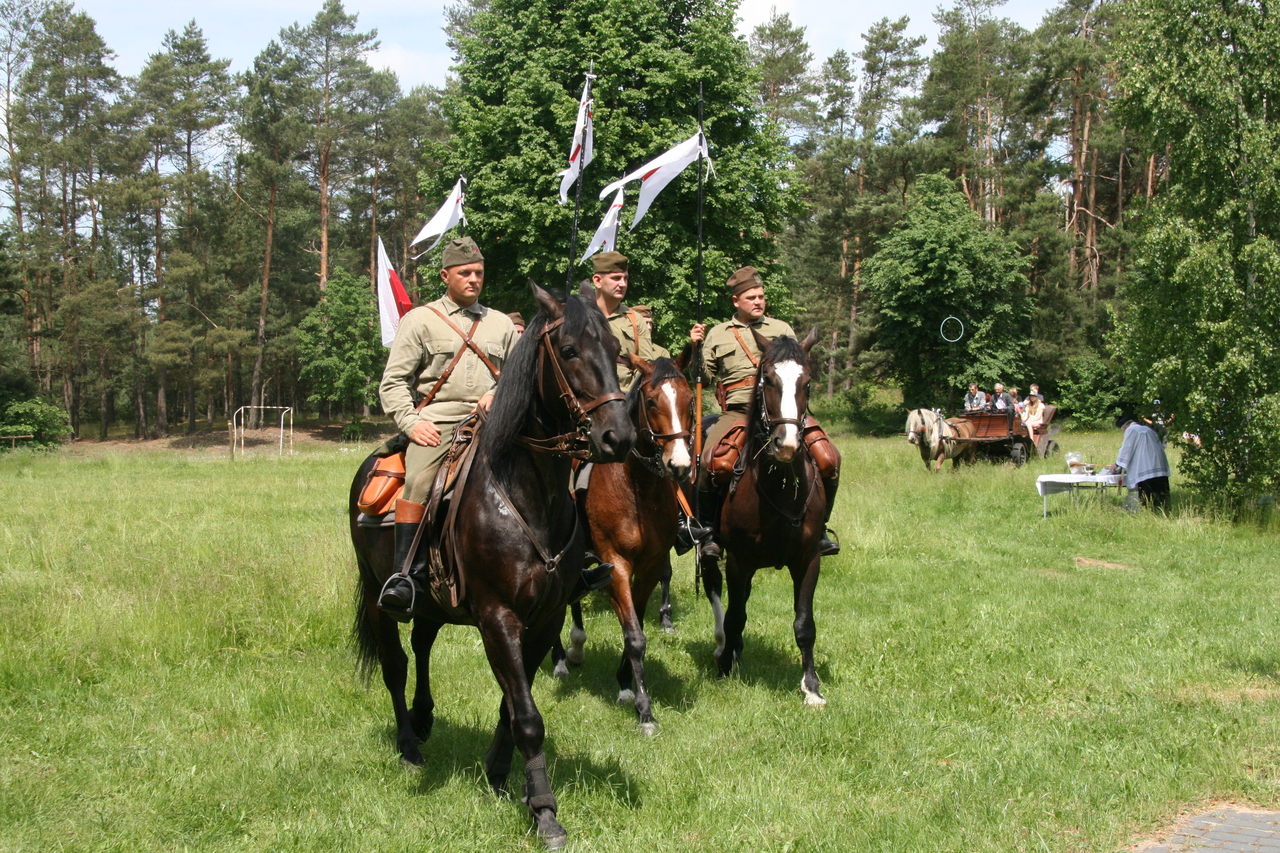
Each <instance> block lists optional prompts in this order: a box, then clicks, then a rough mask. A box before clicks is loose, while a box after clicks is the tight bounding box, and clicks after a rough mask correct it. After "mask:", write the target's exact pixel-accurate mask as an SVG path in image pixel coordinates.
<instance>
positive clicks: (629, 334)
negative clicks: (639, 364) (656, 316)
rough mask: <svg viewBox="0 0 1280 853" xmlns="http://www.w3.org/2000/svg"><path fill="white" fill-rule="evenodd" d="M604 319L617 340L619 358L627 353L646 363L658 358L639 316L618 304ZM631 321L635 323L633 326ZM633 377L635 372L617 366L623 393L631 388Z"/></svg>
mask: <svg viewBox="0 0 1280 853" xmlns="http://www.w3.org/2000/svg"><path fill="white" fill-rule="evenodd" d="M606 319H607V321H608V323H609V331H611V332H613V336H614V337H615V338H617V339H618V343H619V344H620V345H621V347H622V348H621V350H619V352H618V357H619V358H626V357H627V354H628V353H635V354H636V355H638V356H640V357H641V358H643V359H645V360H647V361H653V360H654V359H655V358H657V357H658V356H657V354H656V353H655V352H654V346H653V339H652V338H651V337H650V336H649V324H648V323H646V322H645V319H644V318H643V317H641V316H640V315H639V314H637V313H636V312H634V311H632V310H631V309H630V308H628V307H627V306H625V305H623V304H621V303H619V304H618V307H617V308H616V309H614V312H613V313H612V314H610V315H609V316H608V317H607V318H606ZM632 321H634V322H635V325H634V326H633V325H632ZM637 329H638V330H639V331H640V341H639V343H638V344H637V343H636V330H637ZM635 376H636V372H635V371H634V370H632V369H631V368H630V367H629V366H624V365H621V364H619V365H618V386H619V387H621V388H622V390H623V391H626V390H627V389H628V388H630V387H631V381H632V380H633V379H635Z"/></svg>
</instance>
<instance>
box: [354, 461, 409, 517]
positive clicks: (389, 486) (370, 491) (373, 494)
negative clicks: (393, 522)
mask: <svg viewBox="0 0 1280 853" xmlns="http://www.w3.org/2000/svg"><path fill="white" fill-rule="evenodd" d="M403 491H404V453H403V451H402V452H400V453H393V454H391V455H390V456H382V457H379V459H378V461H377V462H375V463H374V464H373V468H371V469H370V470H369V476H368V477H367V478H366V479H365V481H364V488H363V489H361V490H360V498H359V499H358V500H357V501H356V508H357V509H359V510H360V511H361V512H363V513H364V514H365V515H384V514H386V513H388V512H390V511H391V510H392V508H394V507H395V505H396V499H397V498H399V497H400V494H401V493H402V492H403Z"/></svg>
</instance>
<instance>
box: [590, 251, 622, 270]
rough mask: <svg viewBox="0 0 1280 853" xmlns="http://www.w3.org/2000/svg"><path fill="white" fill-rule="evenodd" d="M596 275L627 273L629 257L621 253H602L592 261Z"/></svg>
mask: <svg viewBox="0 0 1280 853" xmlns="http://www.w3.org/2000/svg"><path fill="white" fill-rule="evenodd" d="M591 266H592V267H593V269H594V271H595V274H596V275H608V274H609V273H611V272H626V271H627V256H626V255H624V254H622V253H621V252H601V253H600V254H598V255H596V256H595V257H593V258H592V259H591Z"/></svg>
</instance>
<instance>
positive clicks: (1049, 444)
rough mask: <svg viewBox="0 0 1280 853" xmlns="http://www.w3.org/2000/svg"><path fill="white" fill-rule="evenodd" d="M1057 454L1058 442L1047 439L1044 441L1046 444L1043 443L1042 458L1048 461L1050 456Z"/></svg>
mask: <svg viewBox="0 0 1280 853" xmlns="http://www.w3.org/2000/svg"><path fill="white" fill-rule="evenodd" d="M1057 452H1058V442H1056V441H1054V440H1053V439H1049V440H1048V441H1046V442H1045V443H1044V458H1045V459H1048V458H1049V457H1050V456H1052V455H1053V454H1055V453H1057Z"/></svg>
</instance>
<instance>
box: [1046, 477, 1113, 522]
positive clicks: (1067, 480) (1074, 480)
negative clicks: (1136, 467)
mask: <svg viewBox="0 0 1280 853" xmlns="http://www.w3.org/2000/svg"><path fill="white" fill-rule="evenodd" d="M1123 484H1124V475H1122V474H1041V475H1040V476H1039V477H1036V491H1037V492H1039V493H1040V496H1041V497H1043V498H1044V516H1045V517H1048V515H1049V495H1057V494H1061V493H1062V492H1071V496H1072V499H1073V500H1074V499H1075V492H1076V490H1077V489H1080V488H1086V489H1088V488H1092V489H1105V488H1107V487H1108V486H1115V487H1116V488H1119V487H1120V486H1122V485H1123Z"/></svg>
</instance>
